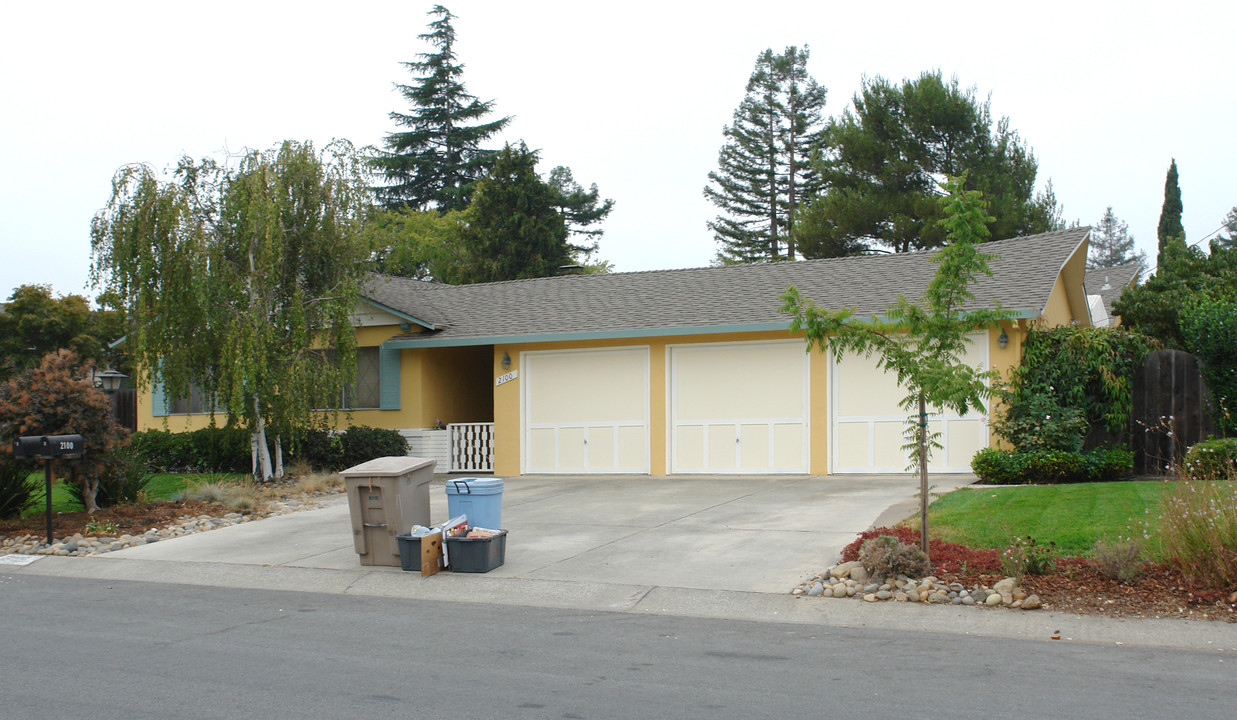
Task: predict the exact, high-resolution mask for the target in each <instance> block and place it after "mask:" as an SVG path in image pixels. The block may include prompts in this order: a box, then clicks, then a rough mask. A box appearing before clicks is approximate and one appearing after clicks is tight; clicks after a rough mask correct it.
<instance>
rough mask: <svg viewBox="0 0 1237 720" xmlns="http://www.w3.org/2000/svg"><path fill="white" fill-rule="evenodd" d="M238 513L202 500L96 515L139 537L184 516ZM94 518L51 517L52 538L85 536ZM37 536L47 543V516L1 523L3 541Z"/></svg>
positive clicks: (119, 530)
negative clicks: (23, 536) (10, 538)
mask: <svg viewBox="0 0 1237 720" xmlns="http://www.w3.org/2000/svg"><path fill="white" fill-rule="evenodd" d="M230 512H235V511H234V510H232V508H229V507H227V506H225V505H220V504H218V503H208V502H202V501H201V500H179V501H176V502H172V501H161V502H148V503H141V504H137V505H115V506H113V507H108V508H103V509H101V510H99V511H97V512H96V513H95V514H94V515H93V519H94V520H95V521H96V522H110V523H113V524H114V525H115V526H116V535H117V536H120V535H125V534H129V535H139V534H141V533H144V532H146V531H147V530H149V529H151V528H161V527H163V526H165V525H171V524H173V523H175V522H176V521H177V520H178V519H180V518H181V517H183V516H185V515H192V516H194V517H196V516H198V515H211V516H215V517H219V516H223V515H227V514H228V513H230ZM90 519H92V516H91V515H90V514H89V513H86V512H85V511H82V512H68V513H56V514H55V515H53V516H52V534H53V535H54V536H55V537H56V538H64V537H69V536H71V535H73V534H74V533H81V534H83V535H85V534H86V522H87V521H88V520H90ZM18 535H34V536H35V537H39V538H44V539H46V535H47V516H46V515H44V514H42V513H38V514H34V515H27V516H26V517H23V518H12V519H9V520H0V537H9V536H18Z"/></svg>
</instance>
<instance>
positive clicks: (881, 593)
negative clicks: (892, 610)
mask: <svg viewBox="0 0 1237 720" xmlns="http://www.w3.org/2000/svg"><path fill="white" fill-rule="evenodd" d="M876 597H877V599H879V600H888V599H889V598H891V597H893V593H891V592H889V591H888V590H878V591H877V593H876Z"/></svg>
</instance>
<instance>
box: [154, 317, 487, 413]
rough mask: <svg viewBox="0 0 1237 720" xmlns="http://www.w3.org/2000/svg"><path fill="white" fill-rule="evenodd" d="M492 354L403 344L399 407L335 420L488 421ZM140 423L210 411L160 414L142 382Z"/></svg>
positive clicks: (395, 330) (370, 337) (362, 334)
mask: <svg viewBox="0 0 1237 720" xmlns="http://www.w3.org/2000/svg"><path fill="white" fill-rule="evenodd" d="M403 333H404V331H403V330H401V329H400V328H399V326H396V325H381V326H370V327H361V328H357V329H356V337H357V345H358V346H359V347H373V346H378V345H381V344H382V343H383V342H385V341H386V340H388V339H390V338H391V337H393V336H395V335H399V334H403ZM489 356H490V350H489V348H488V347H462V348H434V349H428V348H416V349H411V350H401V351H400V407H399V409H398V410H353V411H352V412H351V413H347V412H340V413H339V415H338V417H337V418H336V421H335V426H336V427H337V428H346V427H348V426H349V425H368V426H370V427H381V428H424V427H431V426H433V425H434V423H435V422H436V421H437V420H439V419H441V420H442V421H443V422H484V421H489V420H490V419H491V416H492V415H493V402H494V396H493V394H492V393H491V392H490V388H491V386H492V384H493V383H492V382H487V379H486V377H485V373H486V366H487V363H488V361H489ZM226 420H227V418H226V416H225V415H223V414H217V415H215V417H214V421H215V423H216V424H217V425H222V424H224V423H225V422H226ZM137 423H138V429H139V430H150V429H153V430H163V429H167V430H170V431H172V432H187V431H191V430H198V429H201V428H204V427H208V426H209V425H210V424H211V415H210V414H209V413H200V414H191V415H183V414H182V415H168V416H166V417H156V416H154V415H153V413H152V403H151V392H150V388H142V389H140V390H139V392H138V407H137Z"/></svg>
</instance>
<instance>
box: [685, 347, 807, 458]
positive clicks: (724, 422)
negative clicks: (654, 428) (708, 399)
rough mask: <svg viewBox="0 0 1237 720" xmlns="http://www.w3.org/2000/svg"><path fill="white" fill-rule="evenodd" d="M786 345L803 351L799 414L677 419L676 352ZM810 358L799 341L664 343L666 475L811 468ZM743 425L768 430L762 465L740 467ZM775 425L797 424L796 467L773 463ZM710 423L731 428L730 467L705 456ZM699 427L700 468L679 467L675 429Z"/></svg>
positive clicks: (707, 453) (707, 450) (707, 449)
mask: <svg viewBox="0 0 1237 720" xmlns="http://www.w3.org/2000/svg"><path fill="white" fill-rule="evenodd" d="M779 345H780V346H788V347H794V348H796V349H798V350H799V351H800V352H801V353H802V354H803V375H802V378H801V380H800V382H801V389H802V393H803V395H802V398H801V399H802V404H801V405H800V407H802V408H803V416H802V417H728V418H682V419H681V418H679V417H678V407H677V401H676V397H677V392H676V391H675V390H676V388H675V379H676V377H677V369H678V359H677V357H676V353H677V352H678V351H685V352H704V351H709V350H718V349H723V348H727V347H736V348H749V347H754V346H779ZM811 399H812V397H811V357H810V355H809V354H808V353H807V351H806V344H805V342H804V341H802V340H749V341H728V342H710V343H675V344H670V345H667V346H666V403H665V404H666V472H667V473H668V474H679V475H689V474H707V475H752V474H805V473H807V472H808V471H809V468H810V467H811V465H810V462H811V442H812V432H811V414H812V412H811V407H812V404H811ZM743 425H765V426H766V427H767V429H768V443H767V445H768V453H769V454H768V458H767V461H766V462H765V466H764V467H760V468H745V467H743V454H742V447H741V444H740V443H739V442H738V439H739V432H740V430H739V428H740V427H741V426H743ZM778 425H799V427H800V432H801V438H800V443H801V448H802V450H801V457H800V463H801V464H800V465H799V466H798V467H776V466H775V465H774V459H775V450H776V446H775V444H774V430H775V427H776V426H778ZM712 426H733V427H734V428H735V435H736V443H735V461H734V467H733V468H711V467H709V466H708V458H709V432H708V431H709V428H710V427H712ZM684 427H700V428H702V434H703V447H702V449H701V452H702V455H701V458H702V459H703V461H704V467H700V468H688V467H681V466H680V465H679V462H678V458H677V457H676V455H675V448H676V447H677V442H678V438H677V436H676V433H677V432H678V430H679V428H684Z"/></svg>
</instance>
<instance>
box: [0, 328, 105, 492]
mask: <svg viewBox="0 0 1237 720" xmlns="http://www.w3.org/2000/svg"><path fill="white" fill-rule="evenodd" d="M90 377H91V376H90V367H89V365H88V364H86V363H83V362H81V361H80V360H79V359H78V357H77V355H76V354H75V353H74V352H73V351H71V350H54V351H52V352H50V353H48V354H47V355H44V356H43V359H42V360H41V361H40V362H39V365H38V366H37V367H32V368H28V369H26V370H25V371H24V372H22V373H19V374H18V375H15V376H14V377H12V378H9V380H8V382H6V383H4V384H0V448H2V449H0V453H2V454H4V455H7V456H8V457H9V458H11V457H12V453H13V441H14V440H15V439H17V438H19V437H22V436H26V435H81V436H82V442H83V444H84V445H85V452H83V453H82V457H81V458H80V459H79V460H70V461H65V460H57V461H56V462H57V464H58V465H59V466H60V467H64V466H65V463H68V480H69V482H73V483H77V484H78V485H80V486H81V489H82V500H83V502H84V503H85V505H86V510H87V511H88V512H92V513H93V512H94V511H95V510H98V509H99V507H98V504H97V503H96V494H97V493H98V490H99V478H100V476H101V475H102V474H103V473H104V471H105V470H106V469H107V466H108V463H110V462H112V461H113V458H112V454H113V453H114V452H115V451H116V449H117V448H118V447H120V445H121V444H123V443H125V442H127V441H128V438H127V435H128V433H127V432H126V431H125V430H124V429H123V428H120V427H117V425H116V423H115V421H114V420H113V419H112V403H111V400H109V399H108V397H107V395H105V394H104V393H103V391H101V390H99V389H98V388H96V387H95V386H94V384H93V383H91V381H90Z"/></svg>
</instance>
